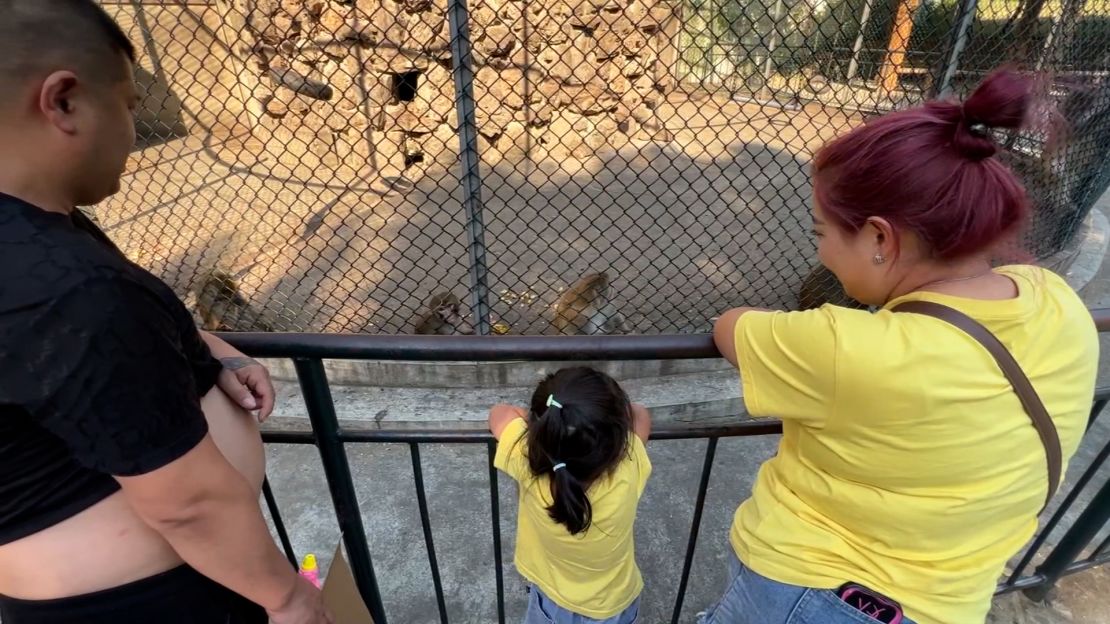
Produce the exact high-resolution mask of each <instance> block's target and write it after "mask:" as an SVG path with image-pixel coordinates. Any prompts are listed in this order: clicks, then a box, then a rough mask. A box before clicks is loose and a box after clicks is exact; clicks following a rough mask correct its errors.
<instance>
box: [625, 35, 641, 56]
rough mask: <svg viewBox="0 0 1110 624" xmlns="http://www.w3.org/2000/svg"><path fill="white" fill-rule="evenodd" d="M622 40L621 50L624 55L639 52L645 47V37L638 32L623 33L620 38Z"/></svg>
mask: <svg viewBox="0 0 1110 624" xmlns="http://www.w3.org/2000/svg"><path fill="white" fill-rule="evenodd" d="M621 41H622V42H623V44H624V46H623V52H624V54H625V55H628V56H632V55H636V54H639V53H640V52H641V51H642V50H643V49H644V48H646V47H647V37H644V36H643V35H642V34H640V33H638V32H632V33H629V34H627V35H624V36H623V37H622V38H621Z"/></svg>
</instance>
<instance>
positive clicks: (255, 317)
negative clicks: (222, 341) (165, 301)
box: [194, 270, 274, 332]
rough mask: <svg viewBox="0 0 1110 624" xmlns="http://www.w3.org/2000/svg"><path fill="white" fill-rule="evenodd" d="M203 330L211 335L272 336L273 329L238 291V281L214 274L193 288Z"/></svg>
mask: <svg viewBox="0 0 1110 624" xmlns="http://www.w3.org/2000/svg"><path fill="white" fill-rule="evenodd" d="M194 292H196V295H197V312H199V313H200V318H201V327H202V328H203V329H206V330H209V331H260V332H272V331H274V327H273V325H271V324H270V323H269V321H267V320H266V318H265V317H264V316H263V314H262V313H261V312H259V311H257V310H255V309H254V307H253V306H251V304H250V303H248V302H247V300H246V299H244V298H243V294H242V293H241V292H240V291H239V284H238V283H237V282H236V281H235V278H234V277H232V276H231V275H228V274H227V273H225V272H223V271H219V270H216V271H212V272H210V273H208V274H207V275H205V276H204V279H202V280H201V281H200V282H199V283H197V284H196V286H195V287H194Z"/></svg>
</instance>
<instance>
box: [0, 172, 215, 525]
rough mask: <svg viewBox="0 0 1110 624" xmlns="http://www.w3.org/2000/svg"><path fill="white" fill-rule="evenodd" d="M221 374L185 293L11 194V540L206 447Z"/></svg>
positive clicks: (2, 471) (1, 362)
mask: <svg viewBox="0 0 1110 624" xmlns="http://www.w3.org/2000/svg"><path fill="white" fill-rule="evenodd" d="M219 372H220V363H219V362H218V361H217V360H216V359H214V358H213V357H212V354H211V352H209V350H208V346H207V345H206V344H205V343H204V341H203V340H202V339H201V337H200V334H199V333H198V332H197V328H196V325H195V324H194V322H193V319H192V316H191V315H190V314H189V311H188V310H186V309H185V306H184V305H183V304H182V303H181V301H180V300H179V299H178V298H177V296H176V295H174V293H173V291H172V290H170V288H169V287H168V286H166V285H165V284H164V283H162V282H161V281H160V280H158V278H156V277H154V276H153V275H151V274H150V273H148V272H146V271H144V270H143V269H141V268H139V267H138V266H136V265H135V264H133V263H131V262H130V261H128V260H127V258H125V257H124V256H123V254H122V253H120V252H119V250H118V249H117V248H116V247H115V245H113V244H112V242H111V241H110V240H109V239H108V237H107V236H105V235H104V233H103V232H101V231H100V230H99V229H97V227H96V226H95V225H93V224H92V223H91V222H90V221H89V220H88V219H87V218H86V217H85V216H84V215H82V214H81V213H80V212H78V211H74V212H73V214H72V215H71V216H69V215H63V214H59V213H53V212H47V211H45V210H41V209H39V208H37V207H35V206H32V205H30V204H28V203H26V202H23V201H20V200H18V199H15V198H13V197H9V196H7V195H4V194H0V544H6V543H9V542H12V541H15V540H17V539H19V538H21V537H26V536H28V535H31V534H34V533H37V532H39V531H41V530H43V529H45V528H47V527H50V526H53V525H54V524H57V523H58V522H61V521H62V520H65V519H66V518H69V517H72V516H74V515H76V514H78V513H80V512H81V511H83V510H85V509H87V508H89V507H91V506H92V505H94V504H96V503H97V502H99V501H101V500H103V499H105V498H107V497H108V496H109V495H110V494H112V493H113V492H115V491H117V490H118V489H119V484H118V483H117V482H116V481H115V480H114V479H113V478H112V477H113V475H115V476H134V475H140V474H144V473H147V472H150V471H152V470H156V469H158V468H161V467H162V466H165V465H166V464H168V463H170V462H172V461H173V460H175V459H177V458H179V457H181V456H182V455H184V454H185V453H186V452H188V451H189V450H190V449H192V448H193V447H195V446H196V445H197V443H199V442H200V441H201V439H203V438H204V436H205V434H207V432H208V424H207V422H206V421H205V419H204V414H203V412H201V409H200V397H201V396H203V395H204V394H205V393H207V392H208V391H209V390H210V389H211V388H212V387H213V386H214V385H215V383H216V378H217V376H218V375H219Z"/></svg>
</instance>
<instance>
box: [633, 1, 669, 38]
mask: <svg viewBox="0 0 1110 624" xmlns="http://www.w3.org/2000/svg"><path fill="white" fill-rule="evenodd" d="M673 16H674V13H673V12H672V10H671V7H670V6H668V5H667V4H666V3H665V2H660V3H658V4H656V5H654V6H652V7H651V8H650V9H648V16H647V19H646V20H644V21H643V22H641V23H640V28H641V29H642V30H645V31H647V30H649V29H650V30H654V29H658V28H661V27H662V26H663V24H665V23H667V22H668V21H670V19H671V18H672V17H673Z"/></svg>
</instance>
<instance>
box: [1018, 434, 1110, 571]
mask: <svg viewBox="0 0 1110 624" xmlns="http://www.w3.org/2000/svg"><path fill="white" fill-rule="evenodd" d="M1108 456H1110V442H1107V443H1106V445H1105V446H1103V447H1102V450H1101V451H1099V452H1098V455H1096V456H1095V458H1094V459H1093V460H1092V461H1091V465H1090V466H1087V469H1086V470H1084V471H1083V474H1082V476H1080V477H1079V480H1078V481H1076V482H1075V485H1074V486H1072V488H1071V490H1069V491H1068V495H1067V496H1065V497H1064V500H1063V501H1062V502H1061V503H1060V507H1059V508H1057V509H1056V511H1055V513H1053V514H1052V518H1050V519H1049V521H1048V522H1046V523H1045V525H1044V528H1043V529H1041V532H1040V533H1038V534H1037V537H1036V539H1034V540H1033V543H1031V544H1029V548H1027V549H1026V550H1025V555H1023V556H1022V558H1021V561H1020V562H1018V564H1017V566H1016V567H1015V568H1014V571H1013V573H1012V574H1010V578H1009V579H1007V581H1006V583H1007V584H1009V583H1013V582H1014V581H1015V580H1017V578H1018V577H1019V576H1021V573H1022V572H1024V571H1025V567H1026V566H1028V565H1029V562H1030V561H1032V560H1033V557H1034V556H1036V554H1037V551H1038V550H1040V548H1041V546H1043V545H1044V543H1045V541H1046V540H1047V539H1048V535H1049V534H1050V533H1052V531H1053V530H1055V529H1056V525H1058V524H1060V520H1062V519H1063V518H1064V514H1065V513H1067V511H1068V510H1069V509H1071V506H1072V504H1074V503H1075V499H1077V498H1079V493H1080V492H1081V491H1082V490H1083V488H1085V487H1087V483H1089V482H1090V481H1091V479H1092V478H1093V477H1094V476H1095V473H1097V472H1098V470H1099V468H1100V467H1102V464H1103V463H1104V462H1105V461H1106V458H1107V457H1108Z"/></svg>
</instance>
